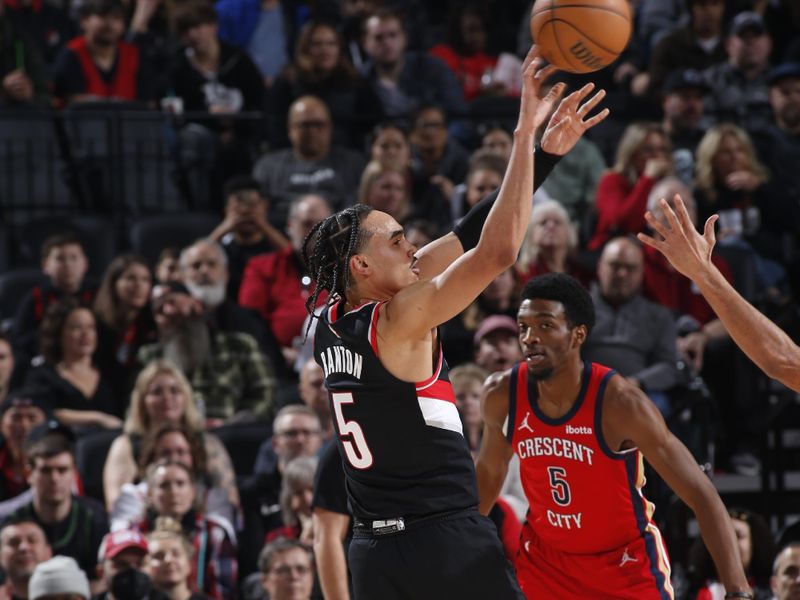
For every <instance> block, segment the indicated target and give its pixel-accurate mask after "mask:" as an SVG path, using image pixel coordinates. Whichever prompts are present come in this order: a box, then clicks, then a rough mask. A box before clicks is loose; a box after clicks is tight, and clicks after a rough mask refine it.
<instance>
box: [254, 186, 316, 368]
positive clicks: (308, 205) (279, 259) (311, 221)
mask: <svg viewBox="0 0 800 600" xmlns="http://www.w3.org/2000/svg"><path fill="white" fill-rule="evenodd" d="M330 214H331V207H330V204H328V202H327V200H325V199H324V198H323V197H321V196H316V195H313V194H310V195H307V196H301V197H300V198H297V199H296V200H294V201H293V202H292V204H291V206H290V207H289V219H288V221H287V224H286V229H287V233H288V234H289V239H290V241H291V246H289V247H286V248H284V249H281V250H278V251H277V252H271V253H269V254H263V255H261V256H256V257H255V258H253V259H251V260H250V262H248V263H247V267H246V268H245V270H244V276H243V277H242V285H241V288H240V289H239V304H241V305H242V306H244V307H246V308H252V309H254V310H256V311H257V312H258V313H259V314H260V315H261V316H262V317H263V319H264V321H265V322H266V324H267V327H268V328H269V329H270V330H271V332H272V334H273V335H274V337H275V339H276V340H277V341H278V343H279V344H280V346H281V349H282V352H283V356H284V358H285V359H286V363H287V364H288V365H291V364H293V363H294V360H295V358H296V353H297V350H296V349H295V347H294V341H295V338H296V337H299V336H301V335H302V333H303V331H302V329H303V322H304V321H305V318H306V315H307V313H306V308H305V303H306V300H307V299H308V297H309V293H310V287H311V278H310V277H309V276H308V274H306V273H305V267H304V266H303V264H302V260H301V258H300V249H301V248H302V246H303V241H304V240H305V237H306V235H307V234H308V232H309V231H311V228H312V227H313V226H314V225H315V224H316V223H317V222H319V221H321V220H322V219H324V218H326V217H328V216H329V215H330ZM320 300H321V301H324V300H325V298H323V297H321V298H320Z"/></svg>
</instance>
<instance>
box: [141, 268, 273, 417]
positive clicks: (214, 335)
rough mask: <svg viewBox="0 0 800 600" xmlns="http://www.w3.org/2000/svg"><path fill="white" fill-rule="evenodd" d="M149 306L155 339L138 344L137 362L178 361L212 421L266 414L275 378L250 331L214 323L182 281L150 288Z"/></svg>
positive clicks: (270, 405) (196, 399)
mask: <svg viewBox="0 0 800 600" xmlns="http://www.w3.org/2000/svg"><path fill="white" fill-rule="evenodd" d="M223 289H224V288H223ZM152 306H153V314H154V315H155V319H156V324H157V325H158V341H157V342H156V343H154V344H149V345H147V346H143V347H142V348H141V349H140V350H139V362H140V363H141V364H143V365H146V364H148V363H150V362H151V361H154V360H158V359H161V358H167V359H169V360H171V361H173V362H174V363H175V364H177V365H178V366H179V367H180V369H181V370H182V371H183V373H184V374H185V375H186V377H187V378H188V380H189V381H190V383H191V385H192V391H193V393H194V396H195V401H196V402H197V403H198V404H200V405H201V406H202V407H203V410H204V412H205V417H206V422H207V424H210V425H211V426H217V425H221V424H223V423H225V422H234V421H237V422H241V421H246V420H253V419H266V418H267V417H268V416H269V414H270V412H271V411H272V404H273V396H274V393H275V378H274V375H273V373H272V369H271V365H270V364H269V363H268V362H267V360H266V358H265V357H264V355H263V354H261V351H260V350H259V347H258V342H257V341H256V340H255V338H253V336H251V335H249V334H246V333H238V332H231V331H221V330H219V329H217V328H214V327H212V326H211V323H209V322H208V320H206V318H205V316H204V308H203V303H202V302H201V301H200V300H197V299H196V298H194V297H192V295H191V294H190V293H189V291H188V290H187V289H186V287H185V286H184V285H183V284H181V283H177V282H171V283H169V284H161V285H158V286H156V287H155V288H153V298H152Z"/></svg>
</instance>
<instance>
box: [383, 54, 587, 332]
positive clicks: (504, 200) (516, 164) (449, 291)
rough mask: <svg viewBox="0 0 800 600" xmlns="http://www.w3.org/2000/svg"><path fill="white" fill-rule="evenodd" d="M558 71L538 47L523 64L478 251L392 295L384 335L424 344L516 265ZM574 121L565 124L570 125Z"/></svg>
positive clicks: (558, 88)
mask: <svg viewBox="0 0 800 600" xmlns="http://www.w3.org/2000/svg"><path fill="white" fill-rule="evenodd" d="M553 71H554V68H553V67H551V66H547V67H543V60H542V59H541V58H540V57H539V53H538V49H537V48H536V46H534V47H533V48H531V51H530V52H529V53H528V56H527V57H526V58H525V62H524V64H523V89H522V96H521V104H520V114H519V120H518V123H517V127H516V129H515V130H514V144H513V147H512V150H511V158H510V161H509V167H508V170H507V171H506V174H505V177H504V178H503V183H502V186H501V187H500V193H499V195H498V197H497V201H496V202H495V204H494V206H492V208H491V210H490V211H489V216H488V217H487V219H486V223H485V224H484V225H483V228H482V230H481V234H480V239H479V241H478V243H477V246H476V247H475V248H474V249H473V250H470V251H469V252H467V253H465V254H464V255H463V256H461V257H460V258H458V259H457V260H456V261H455V262H454V263H453V264H451V265H450V266H449V267H447V269H445V271H444V272H443V273H441V274H440V275H437V276H436V277H434V278H433V279H431V280H421V281H419V282H418V283H417V284H415V285H412V286H409V287H407V288H405V289H403V290H402V291H400V292H399V293H398V294H397V295H395V296H394V298H393V299H392V301H391V302H389V303H388V304H387V305H386V309H385V314H386V316H387V319H386V322H385V323H383V325H382V327H383V334H384V335H391V333H392V332H394V333H397V335H400V336H402V337H404V338H405V339H409V340H411V339H420V338H421V337H422V336H427V335H428V332H429V331H430V330H431V328H433V327H436V326H438V325H440V324H441V323H444V322H445V321H447V320H449V319H450V318H452V317H453V316H455V315H457V314H458V313H459V312H461V311H462V310H464V308H466V307H467V306H468V305H469V304H470V303H471V302H472V301H473V300H474V299H475V298H476V297H477V296H478V294H480V292H481V291H482V290H483V289H485V288H486V286H487V285H489V283H490V282H491V281H492V280H493V279H494V278H495V277H496V276H497V275H498V274H500V273H502V272H503V271H504V270H506V269H507V268H509V267H510V266H512V265H513V264H514V262H515V261H516V259H517V254H518V252H519V248H520V246H521V245H522V241H523V239H524V237H525V232H526V230H527V227H528V221H529V219H530V214H531V203H532V196H533V171H534V167H533V161H532V160H531V155H532V153H533V147H534V137H535V133H536V130H537V129H538V127H539V125H541V124H542V123H543V122H544V120H545V119H546V118H547V116H548V115H549V114H550V112H551V110H552V108H553V106H554V105H555V102H556V101H557V100H558V98H559V96H560V94H561V92H562V90H563V87H564V86H563V84H556V85H555V86H553V88H551V90H550V91H549V92H548V93H547V95H546V96H545V97H544V98H540V97H539V92H540V88H541V87H542V85H543V84H544V82H545V80H546V78H547V77H548V76H549V75H550V74H551V73H552V72H553ZM570 120H571V119H570V118H569V117H568V118H567V119H566V121H567V123H566V124H565V126H566V125H569V121H570Z"/></svg>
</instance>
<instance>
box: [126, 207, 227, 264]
mask: <svg viewBox="0 0 800 600" xmlns="http://www.w3.org/2000/svg"><path fill="white" fill-rule="evenodd" d="M219 221H220V217H219V215H217V214H215V213H199V212H195V213H172V214H164V215H153V216H148V217H142V218H140V219H138V220H136V221H134V223H133V224H132V225H131V229H130V236H131V247H132V248H133V251H134V252H136V253H137V254H140V255H141V256H143V257H144V258H146V259H147V260H148V261H149V262H150V264H154V263H155V261H156V260H157V259H158V255H159V254H160V253H161V251H162V250H163V249H164V248H167V247H170V246H173V247H177V248H184V247H186V246H188V245H189V244H190V243H192V242H193V241H195V240H196V239H198V238H201V237H205V236H207V235H208V234H209V233H211V232H212V231H213V230H214V227H216V226H217V224H218V223H219Z"/></svg>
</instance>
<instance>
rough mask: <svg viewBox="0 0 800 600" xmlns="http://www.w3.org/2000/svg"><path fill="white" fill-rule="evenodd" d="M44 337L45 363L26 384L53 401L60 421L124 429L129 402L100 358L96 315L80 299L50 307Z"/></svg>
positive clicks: (33, 372) (30, 372)
mask: <svg viewBox="0 0 800 600" xmlns="http://www.w3.org/2000/svg"><path fill="white" fill-rule="evenodd" d="M40 336H41V354H42V357H43V358H44V364H42V365H40V366H38V367H33V368H32V369H31V370H30V371H28V374H27V376H26V379H25V381H26V384H27V385H29V386H31V387H34V388H38V389H40V390H42V392H43V393H45V394H46V395H47V397H48V398H50V399H51V401H52V402H53V409H54V414H55V416H56V418H57V419H58V420H59V421H61V422H62V423H64V424H65V425H69V426H70V427H78V428H92V427H101V428H103V429H118V428H119V427H121V426H122V417H123V416H124V415H125V400H124V398H123V397H121V396H116V395H115V393H114V388H113V386H112V383H111V380H110V378H109V376H108V374H106V373H104V372H103V371H102V370H100V368H99V367H98V365H97V364H96V363H95V360H94V354H95V351H96V350H97V322H96V320H95V316H94V313H92V311H91V310H90V309H89V308H87V307H85V306H82V305H81V304H80V303H79V302H78V301H77V300H76V299H74V298H64V299H62V300H59V301H58V302H56V303H54V304H51V305H50V306H49V307H48V309H47V312H46V313H45V316H44V320H43V321H42V327H41V332H40Z"/></svg>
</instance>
